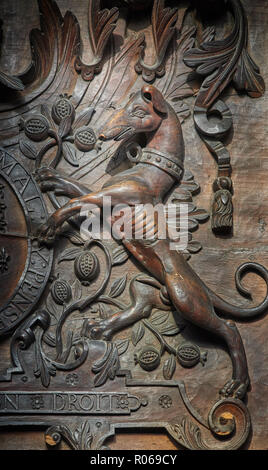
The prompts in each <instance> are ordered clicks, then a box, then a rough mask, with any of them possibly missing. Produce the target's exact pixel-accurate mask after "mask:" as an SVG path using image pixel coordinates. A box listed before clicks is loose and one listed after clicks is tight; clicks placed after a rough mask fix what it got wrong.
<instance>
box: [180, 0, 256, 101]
mask: <svg viewBox="0 0 268 470" xmlns="http://www.w3.org/2000/svg"><path fill="white" fill-rule="evenodd" d="M229 4H230V6H231V9H232V12H233V14H234V20H235V23H234V27H233V31H232V33H231V34H230V35H229V36H228V37H226V38H224V39H222V40H217V41H215V40H213V34H211V30H210V31H208V30H207V31H205V37H204V39H205V40H204V42H203V43H202V44H201V45H200V47H199V48H194V49H192V50H190V51H187V52H186V53H185V55H184V60H185V63H186V64H187V65H188V66H190V67H192V68H194V69H195V70H196V71H197V72H198V73H199V74H200V75H203V76H205V77H206V78H205V80H204V81H203V83H202V86H201V88H200V91H199V94H198V97H197V100H196V106H198V107H203V108H209V107H210V106H211V105H212V103H213V102H214V101H215V100H216V99H217V97H218V96H219V95H220V94H221V92H222V91H223V90H224V89H225V88H226V86H227V85H228V84H229V83H230V82H231V80H233V83H234V85H235V86H236V88H237V89H238V90H245V91H246V92H247V93H248V94H249V95H250V96H252V97H254V98H256V97H259V96H261V95H262V94H263V93H264V81H263V79H262V77H261V75H260V71H259V68H258V66H257V65H256V64H255V62H254V61H253V60H252V59H251V57H250V56H249V54H248V52H247V41H248V29H247V28H248V27H247V18H246V16H245V12H244V9H243V6H242V4H241V2H240V0H230V2H229ZM208 33H209V34H208Z"/></svg>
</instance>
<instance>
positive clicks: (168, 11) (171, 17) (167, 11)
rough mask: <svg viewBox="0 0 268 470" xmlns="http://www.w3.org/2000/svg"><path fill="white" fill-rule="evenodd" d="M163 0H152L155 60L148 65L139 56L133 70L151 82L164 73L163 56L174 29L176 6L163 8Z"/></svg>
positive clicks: (176, 15) (176, 16) (176, 13)
mask: <svg viewBox="0 0 268 470" xmlns="http://www.w3.org/2000/svg"><path fill="white" fill-rule="evenodd" d="M164 5H165V0H154V6H153V11H152V32H153V40H154V47H155V62H154V63H153V64H152V65H149V64H147V63H145V62H144V59H143V58H142V57H140V58H139V60H138V62H137V64H136V66H135V70H136V72H137V73H142V77H143V80H145V81H146V82H153V81H154V80H155V78H156V77H162V76H163V75H164V74H165V65H164V58H165V53H166V50H167V47H168V45H169V43H170V41H171V39H172V37H173V35H174V33H175V31H176V28H175V24H176V21H177V18H178V11H177V8H169V7H168V8H165V6H164Z"/></svg>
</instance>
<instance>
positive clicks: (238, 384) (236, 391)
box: [220, 379, 249, 400]
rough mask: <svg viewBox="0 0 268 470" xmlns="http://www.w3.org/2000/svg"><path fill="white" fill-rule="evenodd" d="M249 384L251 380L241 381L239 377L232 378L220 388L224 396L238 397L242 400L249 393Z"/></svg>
mask: <svg viewBox="0 0 268 470" xmlns="http://www.w3.org/2000/svg"><path fill="white" fill-rule="evenodd" d="M248 386H249V380H248V379H247V380H245V381H241V380H237V379H232V380H229V382H227V383H226V384H225V385H224V387H223V388H222V389H221V390H220V395H221V396H222V397H225V398H228V397H233V398H238V399H239V400H242V399H243V398H244V396H245V394H246V393H247V389H248Z"/></svg>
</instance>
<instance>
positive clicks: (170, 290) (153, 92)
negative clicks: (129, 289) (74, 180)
mask: <svg viewBox="0 0 268 470" xmlns="http://www.w3.org/2000/svg"><path fill="white" fill-rule="evenodd" d="M141 132H143V133H147V134H149V133H150V134H151V135H150V138H149V140H148V142H147V144H146V147H145V149H144V151H143V152H142V154H141V155H140V156H139V158H138V159H137V161H138V163H137V165H136V166H135V167H134V168H132V169H130V170H127V171H125V172H122V173H119V174H118V175H117V176H116V177H114V178H111V180H110V181H109V183H106V185H105V186H104V187H103V188H102V190H101V191H99V192H96V193H94V192H92V193H89V194H88V195H83V196H81V197H80V198H73V199H71V200H70V202H69V203H68V204H67V205H66V206H64V207H63V208H61V209H58V210H57V211H56V212H55V213H54V214H53V215H52V216H51V217H50V218H49V220H48V222H47V223H46V224H44V225H43V226H42V228H41V229H40V231H39V240H40V241H43V242H45V243H53V242H54V239H55V236H56V233H57V232H58V231H59V230H60V228H61V226H62V224H63V223H64V222H65V221H66V220H68V219H69V218H70V217H71V216H73V215H75V214H77V213H79V212H80V211H81V210H83V207H85V206H87V205H88V204H95V205H96V206H98V207H100V208H103V200H104V198H105V197H109V198H111V204H112V207H114V206H115V205H117V204H118V205H120V204H121V205H123V204H127V205H129V206H132V207H133V206H134V205H135V204H143V205H144V204H148V203H149V204H152V205H153V206H155V205H156V204H157V203H158V202H161V200H163V199H164V198H165V196H166V195H167V193H168V192H169V191H170V190H171V188H172V186H173V185H174V183H175V181H176V180H179V181H180V179H181V175H182V171H183V160H184V143H183V137H182V132H181V126H180V123H179V120H178V118H177V116H176V114H175V112H174V111H173V110H172V108H171V107H170V106H169V105H168V104H167V102H166V101H165V100H164V98H163V96H162V94H161V93H160V92H159V91H158V90H157V89H156V88H155V87H153V86H151V85H148V86H144V87H143V88H142V90H141V91H140V92H137V93H135V95H134V96H133V97H132V98H131V99H130V100H129V102H128V103H127V105H126V107H125V108H124V109H122V110H120V111H119V112H118V113H116V114H115V115H114V116H113V117H112V118H111V120H110V121H109V122H108V123H107V124H106V126H105V127H104V128H103V130H102V133H101V134H100V136H99V138H100V139H102V140H109V139H116V140H122V141H123V142H124V141H126V140H127V139H128V138H130V137H131V136H134V135H135V134H137V133H141ZM159 147H160V148H159ZM163 148H164V149H165V151H164V152H162V151H161V150H160V149H163ZM39 181H40V182H41V189H42V191H51V190H55V189H56V188H57V184H58V183H59V184H62V178H59V180H58V179H57V176H56V175H55V174H54V173H53V172H52V171H51V170H50V169H47V170H46V169H41V170H40V172H39ZM119 182H120V185H119ZM66 184H68V182H67V183H66ZM141 220H142V223H143V218H142V219H141ZM152 222H154V233H155V237H154V239H153V241H152V242H151V243H149V244H148V245H149V246H147V244H146V243H144V241H142V242H140V241H138V240H135V239H134V238H133V239H131V240H129V239H127V238H124V237H123V239H122V242H123V244H124V246H125V247H126V248H127V249H128V250H129V251H130V252H131V254H132V255H133V256H135V258H136V259H137V260H138V261H139V262H140V263H141V264H142V265H143V266H144V267H145V269H147V270H148V271H149V272H150V273H151V274H152V275H153V277H155V278H156V279H157V280H158V281H159V282H160V283H161V284H162V285H163V286H165V288H166V291H167V295H168V297H169V298H170V300H171V302H172V304H173V305H174V307H175V308H176V309H177V310H178V311H180V312H181V313H182V316H183V317H184V318H185V319H187V320H189V321H191V322H193V323H194V324H196V325H198V326H200V327H203V328H205V329H208V330H209V331H211V332H213V333H214V334H217V335H219V336H220V337H221V338H222V339H224V340H225V341H226V343H227V345H228V348H229V351H230V355H231V358H232V361H233V376H232V379H231V380H230V381H229V382H228V383H227V384H226V385H225V386H224V388H223V389H222V391H221V394H222V395H223V396H226V397H229V396H234V397H235V398H243V396H244V395H245V393H246V391H247V388H248V385H249V377H248V370H247V361H246V356H245V352H244V347H243V344H242V340H241V337H240V335H239V332H238V330H237V328H236V326H235V324H234V323H230V322H225V321H223V320H221V319H220V318H219V317H218V316H217V315H216V314H215V311H214V308H213V307H215V308H216V309H218V310H219V311H220V312H222V313H223V314H225V315H226V314H227V315H231V316H233V317H238V318H243V317H244V318H247V317H251V316H252V315H253V316H254V315H260V314H262V313H264V312H265V311H266V309H267V306H268V296H267V297H266V299H265V300H264V301H263V303H262V304H260V305H259V306H258V307H256V308H253V309H243V308H239V307H235V306H232V305H230V304H228V303H226V302H224V301H223V300H222V299H220V298H219V297H217V296H216V295H215V294H214V293H212V292H210V291H208V289H207V288H206V287H205V286H203V284H202V281H201V280H200V279H199V278H198V276H197V275H196V274H195V273H194V271H192V270H191V268H190V266H189V265H187V262H186V261H185V260H184V257H183V255H181V254H179V253H177V254H176V255H175V254H174V253H172V252H171V251H170V249H169V244H168V241H167V240H160V239H158V236H157V233H158V226H157V222H156V221H150V223H152ZM129 223H131V220H130V221H129ZM120 229H121V227H120V228H119V229H118V230H120ZM250 269H253V270H255V271H257V272H258V273H259V274H260V275H261V276H263V277H264V279H265V280H266V283H267V285H268V271H267V270H266V269H265V268H264V267H263V266H261V265H258V264H256V263H245V264H243V265H241V266H240V267H239V268H238V271H237V273H236V284H237V288H238V290H239V291H240V292H241V291H242V292H244V289H243V287H242V286H241V283H240V280H241V276H242V275H243V274H244V273H245V272H246V271H247V270H250ZM194 292H199V298H198V299H197V298H195V294H194ZM133 307H134V308H133ZM133 307H132V308H131V309H130V310H128V311H125V312H123V313H121V312H120V313H119V314H118V315H114V316H113V317H111V318H110V319H109V320H107V321H103V322H101V323H100V324H96V323H95V322H91V324H90V325H89V326H88V328H89V329H92V330H93V331H92V335H93V338H94V339H95V338H96V337H98V336H99V335H101V334H102V333H104V334H106V335H108V337H110V336H111V335H113V334H114V333H115V332H116V331H118V330H119V329H121V328H124V327H127V326H129V325H130V324H132V323H134V322H135V321H137V320H139V319H141V318H143V317H146V316H147V315H148V313H150V310H149V311H148V309H146V308H144V306H142V308H141V310H140V309H139V308H136V305H134V306H133Z"/></svg>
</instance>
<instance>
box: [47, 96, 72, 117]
mask: <svg viewBox="0 0 268 470" xmlns="http://www.w3.org/2000/svg"><path fill="white" fill-rule="evenodd" d="M69 116H71V117H72V121H73V120H74V117H75V109H74V107H73V105H72V103H71V102H70V100H69V97H68V96H67V95H60V99H59V100H58V101H57V102H56V103H55V104H54V105H53V107H52V117H53V119H54V121H55V122H56V124H60V122H61V121H62V120H63V119H65V118H67V117H69Z"/></svg>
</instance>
